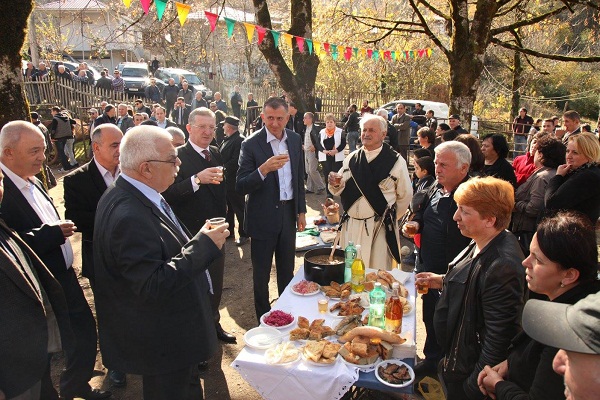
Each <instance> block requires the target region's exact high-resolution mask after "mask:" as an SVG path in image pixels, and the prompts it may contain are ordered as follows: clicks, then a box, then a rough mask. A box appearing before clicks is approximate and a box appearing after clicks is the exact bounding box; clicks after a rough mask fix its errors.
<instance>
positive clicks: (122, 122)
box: [117, 104, 135, 134]
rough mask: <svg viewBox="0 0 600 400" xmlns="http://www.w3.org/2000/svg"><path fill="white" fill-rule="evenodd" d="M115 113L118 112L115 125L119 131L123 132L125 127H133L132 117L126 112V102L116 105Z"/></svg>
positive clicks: (125, 129) (125, 130)
mask: <svg viewBox="0 0 600 400" xmlns="http://www.w3.org/2000/svg"><path fill="white" fill-rule="evenodd" d="M117 113H118V114H119V116H118V118H117V126H118V127H119V129H121V132H123V134H125V132H127V129H129V128H133V127H134V126H135V124H134V123H133V118H131V117H130V116H129V114H128V113H127V104H119V105H118V106H117Z"/></svg>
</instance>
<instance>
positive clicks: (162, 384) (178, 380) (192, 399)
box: [142, 365, 203, 400]
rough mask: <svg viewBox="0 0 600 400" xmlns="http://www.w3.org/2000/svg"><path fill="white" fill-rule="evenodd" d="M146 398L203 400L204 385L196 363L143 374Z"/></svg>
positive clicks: (158, 399)
mask: <svg viewBox="0 0 600 400" xmlns="http://www.w3.org/2000/svg"><path fill="white" fill-rule="evenodd" d="M142 391H143V394H144V400H174V399H178V400H201V399H202V398H203V395H202V385H201V383H200V376H199V374H198V367H197V366H196V365H193V366H190V367H186V368H183V369H180V370H177V371H173V372H170V373H167V374H160V375H142Z"/></svg>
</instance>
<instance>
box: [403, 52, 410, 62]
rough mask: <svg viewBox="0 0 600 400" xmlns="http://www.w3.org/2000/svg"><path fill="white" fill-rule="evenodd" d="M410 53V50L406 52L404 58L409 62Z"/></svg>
mask: <svg viewBox="0 0 600 400" xmlns="http://www.w3.org/2000/svg"><path fill="white" fill-rule="evenodd" d="M409 54H410V52H409V51H408V50H404V58H406V59H407V60H408V59H409V58H410V55H409Z"/></svg>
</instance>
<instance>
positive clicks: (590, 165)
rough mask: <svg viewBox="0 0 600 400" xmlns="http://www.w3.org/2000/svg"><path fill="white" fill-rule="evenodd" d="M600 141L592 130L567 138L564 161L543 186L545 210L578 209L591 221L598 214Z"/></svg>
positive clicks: (599, 205) (599, 199)
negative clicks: (544, 188) (565, 159)
mask: <svg viewBox="0 0 600 400" xmlns="http://www.w3.org/2000/svg"><path fill="white" fill-rule="evenodd" d="M599 162H600V144H599V143H598V138H597V137H596V136H594V134H592V133H588V132H583V133H579V134H577V135H575V136H571V137H569V142H568V143H567V163H566V164H563V165H560V166H559V167H558V169H557V170H556V175H555V176H554V178H552V179H550V181H548V186H547V187H546V196H545V201H546V212H547V213H552V212H556V211H558V210H574V211H579V212H581V213H583V214H585V215H587V216H588V218H589V219H590V221H591V222H592V223H593V224H595V223H596V221H597V220H598V217H599V216H600V167H599V166H598V163H599Z"/></svg>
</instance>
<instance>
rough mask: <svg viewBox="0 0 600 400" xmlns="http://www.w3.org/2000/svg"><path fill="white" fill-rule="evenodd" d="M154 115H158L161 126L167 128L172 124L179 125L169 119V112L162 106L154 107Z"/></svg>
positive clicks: (159, 125) (157, 120)
mask: <svg viewBox="0 0 600 400" xmlns="http://www.w3.org/2000/svg"><path fill="white" fill-rule="evenodd" d="M154 116H155V117H156V123H157V124H158V127H159V128H163V129H166V128H168V127H170V126H175V127H176V126H177V124H176V123H175V122H173V121H171V120H169V119H167V113H166V111H165V109H164V108H163V107H162V106H157V107H156V108H155V109H154Z"/></svg>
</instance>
